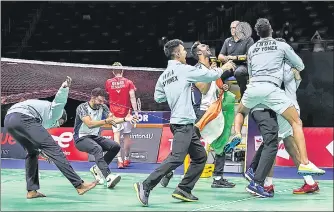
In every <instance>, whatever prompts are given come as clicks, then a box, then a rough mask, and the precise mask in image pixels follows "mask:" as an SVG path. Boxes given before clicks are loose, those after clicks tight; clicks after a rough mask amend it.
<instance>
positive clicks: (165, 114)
mask: <svg viewBox="0 0 334 212" xmlns="http://www.w3.org/2000/svg"><path fill="white" fill-rule="evenodd" d="M138 115H139V117H138V118H139V122H138V124H167V123H169V119H170V111H141V112H139V113H138Z"/></svg>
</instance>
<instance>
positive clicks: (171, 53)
mask: <svg viewBox="0 0 334 212" xmlns="http://www.w3.org/2000/svg"><path fill="white" fill-rule="evenodd" d="M179 45H182V46H183V42H182V41H181V40H179V39H174V40H170V41H168V42H167V43H166V44H165V45H164V52H165V55H166V57H167V58H168V59H169V60H170V59H174V58H175V54H176V52H177V49H178V47H179Z"/></svg>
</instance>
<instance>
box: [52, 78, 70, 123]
mask: <svg viewBox="0 0 334 212" xmlns="http://www.w3.org/2000/svg"><path fill="white" fill-rule="evenodd" d="M71 83H72V79H71V77H69V76H68V77H67V78H66V80H65V82H63V84H62V85H61V87H60V89H59V90H58V92H57V94H56V96H55V98H54V100H53V101H52V103H51V110H50V114H49V118H50V119H52V120H56V119H59V118H60V117H61V116H62V114H63V109H64V107H65V105H66V103H67V98H68V93H69V90H70V86H71Z"/></svg>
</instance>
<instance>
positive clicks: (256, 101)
mask: <svg viewBox="0 0 334 212" xmlns="http://www.w3.org/2000/svg"><path fill="white" fill-rule="evenodd" d="M241 103H242V104H243V105H244V106H245V107H247V108H248V109H252V108H254V107H255V106H257V105H260V104H263V105H266V106H267V107H269V108H270V109H272V110H273V111H275V112H276V113H277V114H282V113H283V112H284V111H285V110H286V109H288V108H289V107H290V106H292V105H293V103H292V100H291V99H290V98H289V97H287V95H286V94H285V92H284V91H283V90H282V89H281V88H279V87H278V86H277V85H275V84H274V83H271V82H251V83H250V84H248V85H247V89H246V91H245V93H244V95H243V97H242V99H241Z"/></svg>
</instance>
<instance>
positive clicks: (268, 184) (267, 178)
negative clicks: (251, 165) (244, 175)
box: [264, 177, 273, 187]
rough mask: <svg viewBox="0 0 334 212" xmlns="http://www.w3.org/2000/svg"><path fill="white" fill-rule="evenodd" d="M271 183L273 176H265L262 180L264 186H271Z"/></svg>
mask: <svg viewBox="0 0 334 212" xmlns="http://www.w3.org/2000/svg"><path fill="white" fill-rule="evenodd" d="M272 184H273V178H272V177H266V179H265V180H264V186H266V187H267V186H271V185H272Z"/></svg>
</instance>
